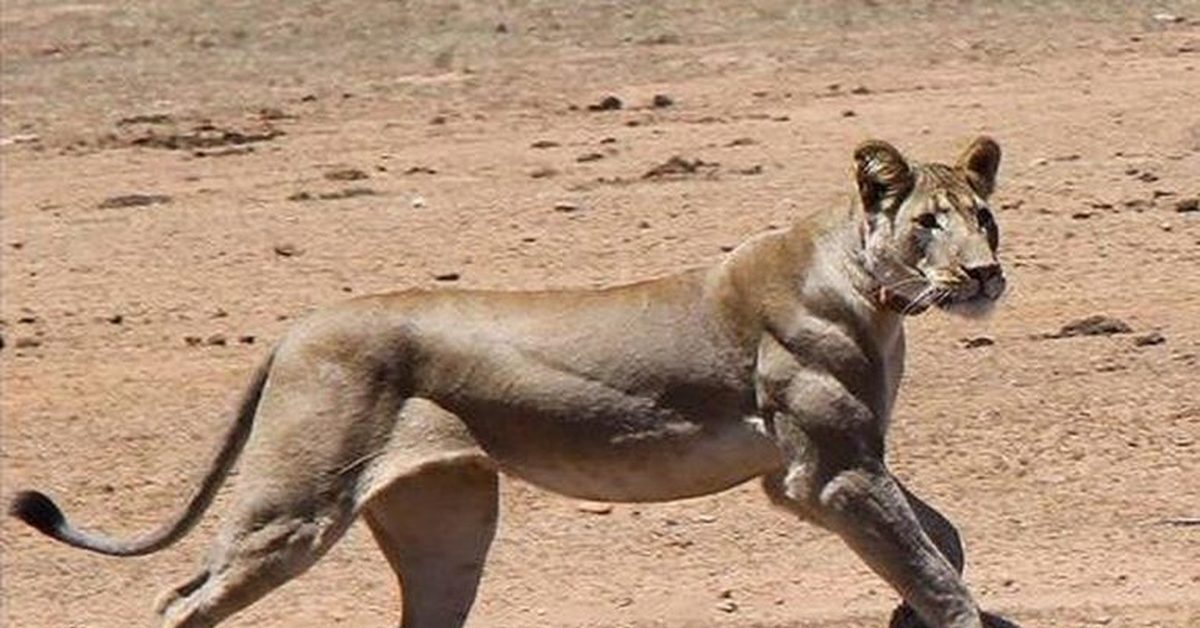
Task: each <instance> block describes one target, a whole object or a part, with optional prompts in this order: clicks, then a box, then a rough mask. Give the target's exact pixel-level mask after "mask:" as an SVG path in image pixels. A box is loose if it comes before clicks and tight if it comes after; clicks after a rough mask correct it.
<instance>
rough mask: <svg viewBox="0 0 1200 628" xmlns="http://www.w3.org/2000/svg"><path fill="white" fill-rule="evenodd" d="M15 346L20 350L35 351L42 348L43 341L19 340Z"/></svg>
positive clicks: (32, 339)
mask: <svg viewBox="0 0 1200 628" xmlns="http://www.w3.org/2000/svg"><path fill="white" fill-rule="evenodd" d="M13 346H15V347H16V348H18V349H35V348H37V347H40V346H42V341H41V340H40V339H38V338H17V341H16V342H15V343H13Z"/></svg>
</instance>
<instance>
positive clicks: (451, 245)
mask: <svg viewBox="0 0 1200 628" xmlns="http://www.w3.org/2000/svg"><path fill="white" fill-rule="evenodd" d="M123 4H131V5H133V7H128V6H122V5H123ZM498 4H501V3H485V2H477V1H474V0H463V1H461V2H457V3H434V2H416V1H413V2H381V1H369V0H360V1H355V2H350V1H348V0H335V1H328V2H282V1H279V0H273V1H268V2H259V3H234V2H226V3H209V2H203V1H201V0H179V1H171V2H167V1H162V2H145V3H115V2H96V3H76V4H69V3H63V2H49V1H46V0H9V1H6V2H5V3H4V6H3V9H2V11H0V29H2V35H3V37H2V44H0V55H2V56H3V68H2V71H0V90H2V96H0V114H2V119H0V143H2V144H3V146H0V157H2V158H3V169H2V188H0V190H2V194H3V196H2V201H3V205H2V207H3V223H2V227H3V234H2V240H0V245H2V247H3V253H2V255H3V273H2V275H0V279H2V284H0V289H2V294H3V306H2V312H0V317H2V319H3V320H2V321H0V334H2V336H3V342H4V346H3V349H0V365H2V369H3V403H2V406H0V409H2V410H3V460H2V464H3V466H2V470H3V495H2V496H0V497H3V498H4V499H7V498H8V496H9V495H10V494H11V492H12V491H14V490H16V489H17V488H20V487H27V486H36V487H39V488H42V489H44V490H47V491H49V492H51V493H52V494H55V495H57V496H59V497H60V498H62V499H63V502H64V505H65V506H66V507H67V508H68V509H69V511H70V512H71V513H72V514H73V515H74V516H75V517H76V518H77V519H78V520H79V521H81V522H84V523H86V524H87V525H91V526H94V527H96V528H100V529H104V530H108V531H115V532H124V533H129V532H133V531H135V530H139V529H142V528H145V527H148V526H150V525H152V524H154V523H156V522H158V521H160V520H162V519H163V518H164V517H165V516H166V515H167V513H168V512H171V511H172V509H174V508H175V507H176V506H177V505H178V503H179V501H180V498H181V495H182V494H183V492H184V491H186V490H187V489H188V487H190V486H191V482H192V478H193V477H194V476H195V475H196V474H197V473H199V472H200V468H199V466H200V459H201V458H203V457H205V456H206V455H207V453H208V452H209V450H210V448H211V447H212V444H213V440H214V438H215V436H216V434H218V433H219V432H220V430H221V429H222V427H223V426H224V425H225V424H226V422H227V420H228V418H229V412H230V409H231V407H232V405H233V403H234V401H235V399H236V398H237V395H238V394H239V392H240V390H241V388H242V386H243V385H244V382H245V380H246V379H247V377H248V375H249V373H250V372H251V370H252V369H253V367H254V365H255V364H256V363H257V362H258V361H259V360H260V359H262V358H263V357H264V355H265V354H266V353H267V351H268V348H269V347H270V345H271V343H272V342H273V341H274V340H275V339H277V338H279V337H280V335H281V334H282V332H283V331H284V330H285V329H286V328H287V327H288V325H289V324H290V322H291V321H292V320H293V319H295V318H297V317H298V316H301V315H302V314H303V313H305V312H306V311H308V310H310V309H311V308H314V307H317V306H320V305H322V304H326V303H329V302H332V301H336V300H338V299H342V298H345V297H346V296H348V295H351V294H363V293H370V292H378V291H384V290H393V289H401V288H406V287H413V286H433V285H460V286H472V287H483V286H486V287H496V288H529V287H543V286H578V285H607V284H612V283H616V282H622V281H626V280H631V279H634V278H640V277H645V276H650V275H655V274H661V273H667V272H671V271H675V270H678V269H681V268H684V267H687V266H692V265H696V264H702V263H708V262H712V261H714V260H716V259H718V258H719V256H720V255H722V252H723V251H724V250H726V249H728V247H730V246H732V245H734V244H736V243H737V242H739V241H741V240H742V239H744V238H746V237H748V236H750V235H751V234H754V233H756V232H759V231H761V230H763V229H767V228H770V227H771V226H779V225H784V224H787V223H788V222H789V221H791V220H792V219H793V218H795V217H797V216H800V215H803V214H805V213H807V212H811V211H815V210H818V209H819V208H822V207H828V206H829V205H831V204H844V203H846V202H847V196H848V194H849V192H850V188H849V184H850V180H849V178H848V176H847V172H848V170H847V169H848V166H849V153H850V151H851V150H852V147H853V146H854V145H855V144H856V143H857V142H859V141H860V140H862V139H865V138H868V137H882V138H886V139H888V140H890V141H893V142H894V143H896V144H897V145H899V146H901V147H902V148H904V149H905V150H907V151H909V152H910V153H911V154H913V155H916V156H918V157H923V158H932V159H950V158H953V156H954V155H956V154H957V151H958V150H959V148H960V147H961V146H962V145H963V144H964V143H965V142H966V141H967V140H969V139H970V138H971V137H972V136H974V135H975V134H978V133H988V134H991V135H993V136H995V137H996V138H998V139H999V140H1000V141H1001V143H1002V145H1003V146H1004V149H1005V151H1006V153H1005V154H1006V157H1005V163H1004V165H1003V166H1002V183H1001V188H1000V191H999V193H998V196H997V199H996V201H995V206H996V207H997V208H998V209H999V211H998V220H999V222H1000V224H1001V228H1002V230H1003V232H1004V238H1003V245H1002V248H1003V257H1004V259H1005V262H1006V264H1007V267H1008V272H1009V276H1010V285H1011V286H1012V288H1011V292H1010V294H1009V296H1008V298H1007V300H1006V302H1005V304H1004V305H1003V307H1002V308H1001V310H1000V312H999V313H998V315H997V316H996V317H994V318H993V319H991V320H989V321H986V322H982V323H971V322H965V321H961V320H954V319H950V318H948V317H946V316H944V315H938V314H933V315H929V316H925V317H922V318H919V319H916V320H913V321H912V323H911V325H910V346H911V347H912V350H911V357H910V364H909V369H910V370H909V376H908V379H907V382H906V385H905V387H904V389H903V392H902V399H901V402H900V404H899V409H898V412H897V417H896V421H895V424H894V430H893V434H892V449H891V461H892V464H893V466H894V468H895V469H896V470H897V472H898V473H899V474H900V475H901V476H902V477H904V478H906V479H907V480H908V481H909V482H910V484H911V485H912V486H914V488H916V490H918V491H919V492H921V493H923V494H925V495H927V496H928V497H929V498H930V499H931V500H932V501H933V502H934V503H936V504H938V505H939V506H940V507H941V508H943V509H944V510H945V511H946V512H947V513H948V514H949V515H951V516H952V518H953V519H955V521H956V522H957V523H958V524H959V525H960V527H961V529H962V531H963V533H964V535H965V536H966V539H967V542H968V545H969V547H968V550H969V563H970V564H969V568H968V571H969V573H968V576H969V580H970V583H971V585H972V587H973V588H974V590H975V591H976V592H977V594H978V596H979V599H980V600H981V602H982V603H983V604H984V605H985V607H986V608H988V609H992V610H997V611H1000V612H1002V613H1004V614H1006V615H1008V616H1010V617H1011V618H1013V619H1014V620H1016V621H1018V622H1020V623H1022V624H1023V625H1026V626H1089V625H1096V626H1101V625H1106V626H1172V627H1185V626H1197V625H1200V527H1196V526H1194V525H1187V524H1188V523H1189V521H1190V522H1195V518H1197V517H1200V481H1198V480H1197V478H1198V477H1200V392H1197V386H1196V384H1197V377H1196V373H1197V369H1198V368H1200V291H1198V288H1197V286H1200V211H1195V202H1196V199H1197V197H1198V196H1200V106H1198V105H1197V102H1198V101H1200V71H1198V70H1197V67H1198V66H1200V3H1198V2H1195V1H1191V2H1155V3H1148V2H1115V1H1114V2H1109V1H1097V2H1083V1H1079V2H1052V3H1026V2H1016V1H1011V2H998V3H989V4H986V5H984V4H982V3H955V7H954V9H953V10H950V9H940V10H928V9H926V10H916V8H915V7H917V6H919V5H918V4H911V5H910V4H903V3H900V4H897V3H878V4H882V5H885V6H872V5H875V4H877V3H874V2H847V3H841V2H833V1H827V2H816V1H812V2H800V3H783V2H772V1H763V2H756V3H741V2H733V1H723V0H722V1H717V0H706V1H705V2H700V3H688V4H689V5H690V6H692V7H694V8H690V9H681V8H676V7H678V6H680V5H682V4H683V3H667V2H650V3H645V2H628V3H606V6H605V7H604V8H589V9H580V8H571V7H570V6H569V5H570V4H572V3H566V2H531V3H526V2H512V3H504V4H506V5H508V6H507V8H503V9H498V8H496V7H495V5H498ZM597 4H598V3H597ZM920 4H921V5H923V4H925V3H920ZM210 5H216V6H215V7H214V6H210ZM747 5H751V6H747ZM793 5H795V6H793ZM448 7H452V8H448ZM1164 13H1165V14H1170V15H1167V16H1164V15H1157V16H1156V14H1164ZM1170 16H1177V17H1178V18H1180V19H1170ZM609 94H612V95H616V96H618V97H619V98H620V99H621V100H622V101H623V104H624V106H623V108H621V109H619V110H612V111H590V110H589V109H588V105H591V104H595V103H598V102H599V101H600V100H601V98H603V97H604V96H606V95H609ZM656 94H664V95H668V96H669V97H670V98H671V99H672V101H673V103H672V104H671V105H670V106H667V107H659V108H655V107H654V106H653V104H652V102H653V97H654V96H655V95H656ZM674 155H680V156H682V157H685V158H687V159H700V160H703V161H704V162H707V163H710V164H715V165H711V166H707V167H704V168H701V169H699V171H698V172H697V173H694V174H692V175H687V176H680V177H675V178H672V179H670V180H651V179H644V178H643V176H642V175H643V174H644V173H645V172H647V171H648V170H649V169H650V168H652V167H653V166H655V165H656V164H659V163H662V162H664V161H665V160H667V159H668V158H670V157H671V156H674ZM1189 201H1190V203H1191V204H1190V205H1189ZM568 208H570V210H569V211H564V210H565V209H568ZM1189 208H1191V211H1182V210H1187V209H1189ZM1097 314H1103V315H1107V316H1112V317H1115V318H1118V319H1121V320H1123V321H1125V322H1126V323H1127V324H1128V325H1129V327H1130V328H1131V329H1132V331H1131V332H1130V333H1121V334H1113V335H1090V336H1088V335H1084V336H1077V337H1068V338H1054V339H1051V338H1047V337H1046V336H1047V335H1052V334H1053V333H1054V332H1056V331H1058V330H1059V329H1060V328H1061V327H1062V326H1063V325H1064V324H1066V323H1069V322H1071V321H1073V320H1077V319H1081V318H1084V317H1087V316H1091V315H1097ZM1155 333H1157V334H1158V335H1157V336H1154V335H1153V334H1155ZM981 339H983V340H981ZM234 481H236V478H235V479H234ZM503 489H504V491H503V502H504V503H503V508H504V510H503V517H502V524H501V530H500V533H499V537H498V539H497V542H496V544H495V547H494V550H493V553H492V557H491V561H490V563H489V566H488V571H487V574H486V578H485V582H484V584H483V588H482V592H481V595H480V599H479V602H478V603H477V605H476V610H475V614H474V616H473V624H472V625H475V626H512V627H520V626H709V625H720V626H746V627H749V626H813V627H818V626H819V627H828V628H833V627H850V626H882V625H884V624H885V621H886V618H887V614H888V612H889V611H890V609H891V607H892V606H893V604H894V600H895V595H894V594H893V593H892V592H891V591H890V590H888V589H887V587H886V586H885V585H883V583H882V582H881V581H879V580H878V579H877V578H875V577H874V576H873V575H872V574H871V573H870V572H868V571H867V569H866V568H865V567H863V566H862V565H861V564H859V562H858V561H857V560H856V559H855V558H854V557H853V556H852V555H851V554H850V552H849V551H848V550H846V549H845V548H844V547H842V546H841V544H840V542H839V541H837V540H836V539H834V538H832V537H831V536H829V535H828V534H824V533H822V532H820V531H818V530H816V529H815V528H813V527H811V526H808V525H806V524H802V523H799V522H795V521H793V520H791V519H790V518H789V517H788V516H786V515H784V514H782V513H779V512H776V511H773V510H772V509H770V508H769V507H768V505H767V504H766V502H765V500H764V499H763V498H762V497H761V495H760V494H759V491H758V489H757V487H756V486H750V485H748V486H744V487H740V488H738V489H735V490H732V491H729V492H727V493H724V494H721V495H717V496H713V497H710V498H704V499H696V500H690V501H686V502H679V503H672V504H663V505H637V506H633V505H616V506H614V507H613V508H612V509H611V511H609V512H591V511H590V510H592V509H589V508H581V505H580V504H578V503H577V502H574V501H571V500H567V499H563V498H559V497H556V496H553V495H548V494H546V493H543V492H540V491H537V490H535V489H533V488H531V487H529V486H527V485H524V484H521V483H519V482H513V481H506V482H505V484H504V487H503ZM223 505H224V500H223V499H222V500H220V501H218V504H217V506H216V508H215V509H214V513H215V512H220V510H221V507H222V506H223ZM217 520H218V517H217V516H215V515H214V516H210V517H209V518H207V519H206V520H205V522H204V523H203V524H202V526H201V528H200V529H199V530H198V532H196V533H193V535H192V536H190V537H188V539H186V540H185V541H184V542H182V543H180V544H179V545H178V546H176V547H175V548H172V549H170V550H168V551H165V552H162V553H160V554H158V555H155V556H154V557H150V558H144V559H131V560H115V559H105V558H100V557H95V556H91V555H85V554H84V553H81V552H78V551H74V550H70V549H67V548H63V547H60V546H58V545H55V544H52V543H50V542H48V541H47V540H45V539H44V538H42V537H39V536H37V535H35V534H34V533H31V532H30V531H28V530H26V529H23V528H22V527H20V526H18V525H16V524H14V523H13V522H12V521H11V520H5V522H4V523H3V524H0V534H2V537H0V551H2V552H3V554H2V557H0V570H2V571H0V586H2V590H3V606H2V608H0V623H3V624H4V625H5V626H12V627H14V628H16V627H49V626H55V627H58V626H80V627H89V628H92V627H105V626H113V627H115V626H130V625H145V624H146V622H147V621H148V620H149V618H150V608H151V604H152V601H153V599H154V597H155V596H156V594H157V593H158V591H159V590H160V589H162V588H163V587H164V586H166V585H167V584H168V583H174V582H176V581H178V580H180V579H182V578H184V577H185V576H186V575H188V574H189V573H190V572H191V571H192V570H193V569H194V567H195V565H196V564H197V563H198V561H199V560H200V558H201V557H202V554H203V551H204V550H203V548H204V547H205V546H206V544H207V542H208V540H209V538H210V536H211V533H212V531H213V528H214V525H215V523H216V521H217ZM368 537H369V535H368V534H367V532H366V530H365V528H362V527H355V529H353V530H352V531H351V533H350V534H349V536H348V537H347V539H346V540H345V541H344V542H343V543H342V544H340V545H339V546H338V547H337V548H335V550H334V551H333V552H332V553H331V554H330V555H329V556H328V557H327V558H326V559H325V560H324V561H322V562H321V563H320V564H319V565H318V566H317V567H316V568H315V569H313V570H312V571H311V572H310V573H309V574H307V575H305V576H304V577H303V578H301V579H299V580H297V581H295V582H293V583H291V584H289V585H288V586H286V587H285V588H284V589H282V590H280V591H278V592H276V593H275V594H273V595H272V596H270V597H269V598H268V599H266V600H264V601H263V602H261V603H259V604H258V605H256V606H255V607H253V608H252V609H251V610H249V611H247V612H245V613H243V614H242V615H240V616H239V617H238V618H237V619H236V621H232V622H231V625H235V626H263V627H276V626H318V625H334V624H341V625H353V626H386V625H393V624H394V622H395V621H396V618H397V615H398V600H399V598H398V596H397V592H396V587H395V586H394V583H393V579H392V575H391V572H390V570H389V569H388V568H387V566H386V564H385V563H384V561H383V560H382V558H381V557H380V556H379V555H377V552H376V551H375V549H374V548H373V546H372V543H371V541H370V539H369V538H368Z"/></svg>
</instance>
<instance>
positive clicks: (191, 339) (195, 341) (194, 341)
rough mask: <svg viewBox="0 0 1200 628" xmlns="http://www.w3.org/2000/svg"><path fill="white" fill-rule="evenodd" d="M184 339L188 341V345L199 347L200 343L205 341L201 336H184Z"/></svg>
mask: <svg viewBox="0 0 1200 628" xmlns="http://www.w3.org/2000/svg"><path fill="white" fill-rule="evenodd" d="M183 341H184V342H185V343H187V346H189V347H198V346H200V343H202V342H204V339H203V338H201V337H200V336H184V337H183Z"/></svg>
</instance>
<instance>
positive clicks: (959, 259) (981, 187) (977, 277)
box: [854, 137, 1005, 316]
mask: <svg viewBox="0 0 1200 628" xmlns="http://www.w3.org/2000/svg"><path fill="white" fill-rule="evenodd" d="M854 160H855V175H856V179H857V181H858V192H859V196H860V197H861V199H862V207H863V211H864V216H865V220H864V225H863V245H864V246H863V257H864V259H863V262H864V266H865V267H866V268H867V271H868V272H869V273H870V274H871V275H872V276H873V277H874V278H875V280H876V281H877V282H878V284H879V295H880V299H881V301H882V302H883V303H885V304H886V305H888V306H889V307H891V308H893V309H896V310H898V311H900V312H902V313H904V314H916V313H919V312H922V311H924V310H926V309H927V308H928V307H929V306H931V305H936V306H938V307H940V308H942V309H945V310H948V311H951V312H954V313H957V314H962V315H967V316H971V315H981V314H985V313H987V312H989V311H990V310H991V308H992V306H993V305H994V304H995V302H996V300H997V299H999V298H1000V295H1002V294H1003V293H1004V288H1005V280H1004V273H1003V270H1002V269H1001V267H1000V261H999V259H998V258H997V257H996V249H997V247H998V246H999V244H1000V231H999V228H998V227H997V225H996V221H995V218H994V217H993V215H992V211H991V209H990V208H989V207H988V203H987V199H988V197H989V196H991V194H992V190H993V189H994V188H995V184H996V170H997V169H998V168H999V166H1000V146H999V145H998V144H996V142H994V141H992V140H991V139H990V138H987V137H980V138H978V139H976V140H975V141H974V142H972V143H971V145H970V146H968V147H967V149H966V150H965V151H964V152H963V154H962V156H961V157H959V159H958V162H957V163H955V164H954V165H953V166H948V165H945V164H940V163H928V164H923V163H916V162H911V161H909V160H907V159H905V158H904V156H903V155H901V154H900V151H898V150H896V148H895V147H894V146H892V145H891V144H888V143H887V142H882V141H878V140H872V141H869V142H865V143H863V144H862V145H860V146H859V147H858V149H857V150H855V151H854Z"/></svg>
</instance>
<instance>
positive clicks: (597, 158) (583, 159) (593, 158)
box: [575, 153, 604, 163]
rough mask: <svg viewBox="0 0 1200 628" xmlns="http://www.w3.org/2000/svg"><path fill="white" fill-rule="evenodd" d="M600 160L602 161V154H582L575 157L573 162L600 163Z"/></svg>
mask: <svg viewBox="0 0 1200 628" xmlns="http://www.w3.org/2000/svg"><path fill="white" fill-rule="evenodd" d="M601 159H604V153H584V154H582V155H580V156H578V157H576V158H575V161H578V162H579V163H586V162H589V161H600V160H601Z"/></svg>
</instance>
